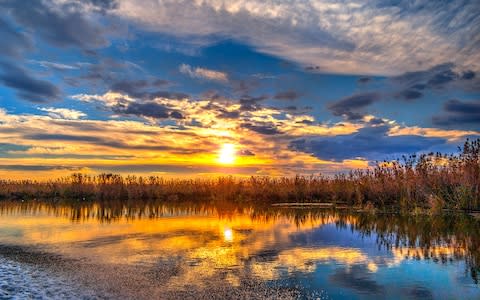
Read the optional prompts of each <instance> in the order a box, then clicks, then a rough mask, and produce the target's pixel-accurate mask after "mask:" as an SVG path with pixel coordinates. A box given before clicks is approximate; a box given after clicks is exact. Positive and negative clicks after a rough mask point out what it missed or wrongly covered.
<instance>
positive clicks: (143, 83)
mask: <svg viewBox="0 0 480 300" xmlns="http://www.w3.org/2000/svg"><path fill="white" fill-rule="evenodd" d="M167 84H169V82H168V81H167V80H163V79H155V80H145V79H142V80H122V81H118V82H115V83H114V84H112V86H111V87H110V88H111V90H112V91H115V92H122V93H126V94H129V95H135V94H137V93H139V91H141V90H144V89H146V88H152V87H153V88H155V87H161V86H165V85H167Z"/></svg>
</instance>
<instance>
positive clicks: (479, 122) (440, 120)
mask: <svg viewBox="0 0 480 300" xmlns="http://www.w3.org/2000/svg"><path fill="white" fill-rule="evenodd" d="M432 121H433V123H434V124H435V125H438V126H454V125H458V126H464V125H466V124H471V125H475V126H476V127H477V128H480V101H475V102H467V101H459V100H456V99H453V100H449V101H447V102H446V103H445V104H444V106H443V113H442V114H439V115H436V116H433V118H432Z"/></svg>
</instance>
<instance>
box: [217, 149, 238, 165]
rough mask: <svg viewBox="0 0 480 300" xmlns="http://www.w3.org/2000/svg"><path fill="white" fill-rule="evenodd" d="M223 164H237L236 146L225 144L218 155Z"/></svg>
mask: <svg viewBox="0 0 480 300" xmlns="http://www.w3.org/2000/svg"><path fill="white" fill-rule="evenodd" d="M218 162H219V163H221V164H233V163H234V162H235V145H233V144H223V145H222V148H221V149H220V152H219V155H218Z"/></svg>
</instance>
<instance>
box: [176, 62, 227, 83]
mask: <svg viewBox="0 0 480 300" xmlns="http://www.w3.org/2000/svg"><path fill="white" fill-rule="evenodd" d="M178 69H179V71H180V72H181V73H183V74H186V75H188V76H190V77H192V78H199V79H206V80H212V81H223V82H226V81H228V75H227V73H224V72H220V71H215V70H210V69H205V68H200V67H192V66H190V65H187V64H181V65H180V66H179V67H178Z"/></svg>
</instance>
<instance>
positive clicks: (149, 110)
mask: <svg viewBox="0 0 480 300" xmlns="http://www.w3.org/2000/svg"><path fill="white" fill-rule="evenodd" d="M112 110H113V111H114V112H116V113H121V114H124V115H135V116H139V117H146V118H154V119H166V118H173V119H183V115H182V114H181V113H180V112H178V111H175V110H172V109H170V108H169V107H167V106H165V105H163V104H160V103H156V102H153V101H150V102H144V103H137V102H130V103H126V104H118V105H116V106H114V107H113V108H112Z"/></svg>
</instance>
